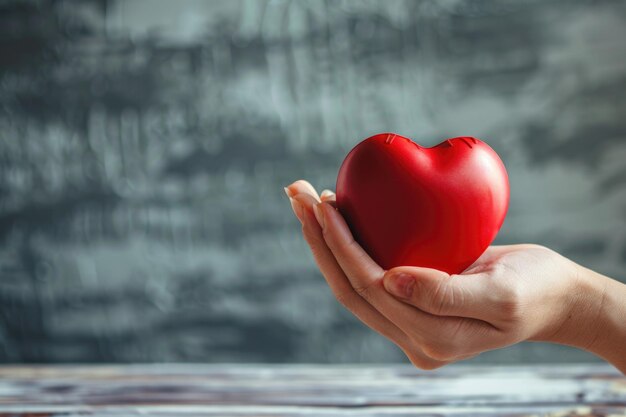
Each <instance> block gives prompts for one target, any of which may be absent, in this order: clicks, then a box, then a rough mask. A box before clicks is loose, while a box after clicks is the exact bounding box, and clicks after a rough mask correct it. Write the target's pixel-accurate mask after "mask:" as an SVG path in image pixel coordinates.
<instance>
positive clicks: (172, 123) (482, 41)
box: [0, 0, 626, 362]
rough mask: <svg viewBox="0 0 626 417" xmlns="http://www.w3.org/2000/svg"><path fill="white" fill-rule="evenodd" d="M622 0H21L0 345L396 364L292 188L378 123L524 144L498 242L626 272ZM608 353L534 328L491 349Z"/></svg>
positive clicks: (6, 85) (507, 156) (6, 46)
mask: <svg viewBox="0 0 626 417" xmlns="http://www.w3.org/2000/svg"><path fill="white" fill-rule="evenodd" d="M625 20H626V5H625V4H624V3H623V2H620V1H602V2H595V3H593V4H590V3H588V2H584V1H568V2H564V1H556V0H551V1H545V2H517V1H498V2H496V1H492V2H490V1H486V2H475V1H470V2H430V1H424V2H315V3H302V2H296V1H287V0H285V1H279V2H270V1H264V0H262V1H256V0H255V1H232V2H200V1H189V0H188V1H185V2H180V3H172V2H168V1H148V0H144V1H142V0H132V1H123V2H122V1H106V0H98V1H95V0H94V1H81V2H79V1H59V2H43V1H8V2H3V3H2V5H0V35H1V36H0V37H1V39H2V41H1V42H0V56H2V59H1V61H0V62H1V63H0V128H1V130H0V131H2V137H0V158H1V160H0V169H1V174H0V238H1V239H2V245H1V246H0V274H1V276H2V279H1V280H0V360H1V361H4V362H55V361H84V362H101V361H102V362H111V361H121V362H125V361H153V360H154V361H170V360H176V361H211V362H217V361H229V362H240V361H258V362H355V361H370V362H388V361H390V362H391V361H400V360H404V359H403V356H402V354H401V352H399V351H398V350H396V349H395V348H394V347H393V346H392V345H391V344H390V343H388V342H387V341H385V340H384V339H382V338H381V337H380V336H378V335H376V334H374V333H372V332H370V331H369V330H368V329H366V328H365V327H363V326H362V325H361V324H360V323H358V322H357V321H356V320H355V319H353V318H352V317H351V316H350V315H349V314H347V313H346V312H345V311H343V310H342V309H341V308H340V307H339V306H338V304H337V303H336V302H335V301H334V299H333V298H332V296H331V294H330V292H329V290H328V289H327V288H326V286H325V283H324V281H323V279H322V278H321V276H320V275H319V273H318V272H317V270H316V269H315V267H314V264H313V262H312V259H311V256H310V254H309V253H308V249H307V247H306V246H305V245H304V243H303V242H302V239H301V237H300V234H299V230H298V227H297V222H296V220H295V219H293V217H292V215H291V211H290V208H289V204H287V202H286V201H285V198H284V196H283V195H282V186H284V185H286V184H288V183H290V182H291V181H293V180H295V179H297V178H307V179H310V180H311V181H312V182H313V183H314V184H315V185H316V186H319V187H327V188H334V181H335V177H336V173H337V169H338V167H339V164H340V163H341V161H342V159H343V156H344V155H345V154H346V153H347V151H348V150H349V149H350V148H351V147H352V146H354V145H355V144H356V143H357V142H358V141H359V140H360V139H362V138H365V137H367V136H369V135H371V134H373V133H377V132H380V131H396V132H398V133H400V134H403V135H406V136H411V137H413V138H415V139H416V140H417V141H419V142H421V143H423V144H424V145H432V144H434V143H437V142H439V141H440V140H441V139H443V138H445V137H451V136H457V135H473V136H477V137H480V138H482V139H484V140H486V141H487V142H488V143H490V144H491V145H492V146H493V147H494V148H495V149H496V150H497V151H498V152H499V153H500V154H501V156H502V157H503V159H504V161H505V163H506V165H507V167H508V170H509V175H510V178H511V186H512V196H511V197H512V200H511V209H510V211H509V215H508V217H507V221H506V223H505V226H504V228H503V230H502V231H501V233H500V235H499V237H498V242H499V243H511V242H523V241H524V242H526V241H527V242H537V243H543V244H546V245H549V246H551V247H553V248H554V249H557V250H559V251H561V252H563V253H564V254H565V255H567V256H570V257H572V258H573V259H575V260H576V261H578V262H581V263H584V264H586V265H588V266H590V267H592V268H596V269H598V270H600V271H601V272H604V273H606V274H609V275H612V276H614V277H616V278H618V279H622V280H626V276H625V275H624V272H623V271H624V270H625V268H624V267H625V266H626V226H625V222H624V201H626V200H625V192H626V168H625V167H624V163H623V161H624V160H626V141H625V139H626V118H625V117H624V114H626V95H625V94H624V91H626V60H624V59H623V57H624V56H626V55H625V54H626V44H624V42H623V39H624V38H625V37H626V25H624V21H625ZM591 359H592V358H591V357H589V356H587V355H584V354H582V353H581V352H577V351H574V350H571V349H569V348H565V347H558V346H547V345H542V344H526V345H524V344H523V345H520V346H516V347H514V348H510V349H506V350H503V351H498V352H491V353H487V354H484V355H482V356H481V357H479V358H477V359H474V361H478V362H479V361H491V362H521V361H535V362H537V361H571V360H591Z"/></svg>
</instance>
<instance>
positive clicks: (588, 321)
mask: <svg viewBox="0 0 626 417" xmlns="http://www.w3.org/2000/svg"><path fill="white" fill-rule="evenodd" d="M570 262H571V261H570ZM571 263H572V265H573V268H572V272H571V273H572V275H571V286H570V290H569V293H568V295H567V296H566V298H567V300H565V301H566V305H569V309H568V312H567V314H566V316H565V318H564V320H563V323H562V325H561V327H560V330H559V331H558V332H556V333H555V334H554V337H553V338H552V340H549V341H551V342H554V343H561V344H566V345H570V346H574V347H578V348H580V349H583V350H586V351H588V352H591V353H593V354H595V355H597V356H600V357H601V358H603V359H605V360H607V361H609V362H610V363H612V364H613V365H615V366H616V367H617V368H619V369H620V370H621V371H622V372H625V373H626V301H625V300H626V285H624V284H622V283H621V282H619V281H616V280H613V279H611V278H609V277H606V276H604V275H601V274H598V273H596V272H594V271H592V270H590V269H588V268H585V267H583V266H581V265H578V264H576V263H574V262H571Z"/></svg>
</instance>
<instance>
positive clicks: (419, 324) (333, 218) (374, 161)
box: [285, 134, 600, 369]
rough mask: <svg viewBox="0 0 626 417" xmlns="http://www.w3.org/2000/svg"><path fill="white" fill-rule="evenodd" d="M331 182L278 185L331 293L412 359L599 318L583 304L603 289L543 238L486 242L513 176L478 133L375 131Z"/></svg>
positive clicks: (577, 334)
mask: <svg viewBox="0 0 626 417" xmlns="http://www.w3.org/2000/svg"><path fill="white" fill-rule="evenodd" d="M337 189H338V193H337V195H336V196H335V194H334V193H333V192H331V191H329V190H325V191H324V192H322V194H321V196H319V195H318V193H317V192H316V190H315V188H313V186H312V185H311V184H309V183H308V182H306V181H304V180H299V181H296V182H294V183H293V184H291V185H290V186H288V187H286V188H285V191H286V193H287V195H288V196H289V199H290V201H291V204H292V208H293V210H294V213H295V214H296V216H297V217H298V219H299V220H300V222H301V223H302V232H303V234H304V237H305V240H306V241H307V243H308V244H309V246H310V248H311V251H312V253H313V256H314V258H315V261H316V263H317V265H318V267H319V268H320V270H321V272H322V274H323V275H324V277H325V279H326V281H327V283H328V285H329V286H330V288H331V290H332V291H333V293H334V295H335V297H336V298H337V300H338V301H339V302H340V303H341V304H343V305H344V306H345V307H346V308H348V309H349V310H350V311H352V312H353V313H354V314H355V315H356V316H357V317H358V318H359V319H360V320H361V321H363V322H364V323H365V324H367V325H368V326H370V327H371V328H372V329H374V330H376V331H378V332H379V333H381V334H382V335H384V336H386V337H387V338H389V339H390V340H392V341H393V342H394V343H396V344H397V345H398V346H399V347H400V348H401V349H402V350H403V351H404V353H405V354H406V355H407V357H408V358H409V359H410V360H411V362H412V363H413V364H415V365H416V366H417V367H419V368H422V369H434V368H437V367H440V366H443V365H445V364H447V363H451V362H455V361H458V360H461V359H466V358H470V357H473V356H476V355H477V354H479V353H481V352H484V351H486V350H491V349H496V348H500V347H504V346H508V345H511V344H514V343H517V342H520V341H523V340H543V341H552V342H555V343H565V344H572V345H576V346H579V345H584V344H585V338H584V335H585V334H587V333H585V332H591V331H593V329H594V326H597V325H596V324H595V323H593V320H589V319H588V317H587V316H586V315H587V314H588V312H589V311H590V310H592V309H593V306H594V305H596V304H597V303H599V302H600V301H599V294H600V291H597V288H596V286H597V285H596V284H591V283H590V282H589V281H587V280H582V279H577V278H576V277H580V276H581V274H580V270H579V269H580V268H581V267H579V266H578V265H577V264H575V263H573V262H572V261H570V260H568V259H567V258H564V257H562V256H561V255H559V254H558V253H556V252H554V251H551V250H550V249H547V248H545V247H542V246H538V245H512V246H492V247H488V245H489V244H490V243H491V241H492V240H493V238H494V237H495V234H496V233H497V231H498V229H499V228H500V226H501V224H502V221H503V219H504V215H505V213H506V210H507V206H508V180H507V177H506V171H505V170H504V166H503V165H502V162H501V161H500V159H499V158H498V156H497V155H496V154H495V152H494V151H493V150H491V148H489V147H488V146H487V145H486V144H484V143H483V142H480V141H478V140H477V139H473V138H456V139H450V140H447V141H445V142H442V143H441V144H440V145H437V146H435V147H433V148H423V147H420V146H419V145H417V144H415V143H413V142H412V141H410V140H409V139H406V138H403V137H401V136H397V135H393V134H383V135H377V136H374V137H372V138H369V139H367V140H365V141H363V142H361V144H359V145H358V146H357V147H355V148H354V149H353V150H352V151H351V152H350V154H348V156H347V157H346V160H345V161H344V164H343V165H342V167H341V170H340V173H339V178H338V181H337ZM355 237H356V239H355ZM366 248H367V250H366ZM476 258H478V259H476ZM459 273H460V274H459ZM451 274H452V275H451ZM581 292H582V293H584V294H586V296H585V297H572V294H579V293H581Z"/></svg>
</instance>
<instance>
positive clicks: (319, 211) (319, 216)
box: [313, 203, 324, 229]
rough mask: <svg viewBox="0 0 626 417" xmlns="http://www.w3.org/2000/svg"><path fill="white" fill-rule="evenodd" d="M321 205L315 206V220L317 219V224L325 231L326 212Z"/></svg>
mask: <svg viewBox="0 0 626 417" xmlns="http://www.w3.org/2000/svg"><path fill="white" fill-rule="evenodd" d="M321 204H323V203H318V204H316V205H314V206H313V212H314V213H315V218H316V219H317V222H318V223H319V224H320V227H321V228H322V229H323V228H324V211H323V210H322V208H321V207H320V205H321Z"/></svg>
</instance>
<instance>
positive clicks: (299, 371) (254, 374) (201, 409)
mask: <svg viewBox="0 0 626 417" xmlns="http://www.w3.org/2000/svg"><path fill="white" fill-rule="evenodd" d="M50 415H54V416H57V415H58V416H78V415H80V416H85V415H87V416H128V415H132V416H135V415H147V416H153V415H154V416H185V417H194V416H225V417H227V416H252V415H257V416H301V415H319V416H356V415H360V416H361V415H364V416H387V415H393V416H404V415H406V416H408V415H412V416H415V415H417V416H435V415H437V416H448V415H450V416H470V415H471V416H493V415H507V416H528V415H549V416H554V417H557V416H559V417H561V416H583V415H584V416H587V415H593V416H609V415H613V416H618V415H619V416H626V378H625V377H624V376H623V375H621V374H620V373H619V372H618V371H616V370H615V369H614V368H611V367H608V366H602V365H601V366H597V365H594V366H591V365H589V366H587V365H570V366H545V365H542V366H538V365H537V366H523V367H522V366H519V367H511V366H506V367H493V366H489V367H487V366H484V367H476V366H463V365H457V366H455V365H452V366H448V367H446V368H442V369H439V370H437V371H430V372H426V371H419V370H417V369H415V368H412V367H410V366H367V365H363V366H361V365H350V366H320V365H281V366H272V365H269V366H268V365H195V364H185V365H180V364H163V365H161V364H159V365H112V366H82V365H74V366H4V367H0V416H50Z"/></svg>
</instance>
